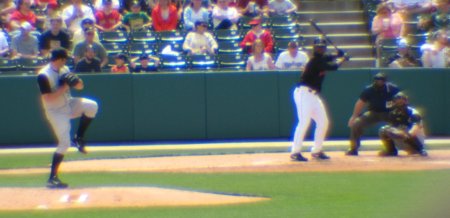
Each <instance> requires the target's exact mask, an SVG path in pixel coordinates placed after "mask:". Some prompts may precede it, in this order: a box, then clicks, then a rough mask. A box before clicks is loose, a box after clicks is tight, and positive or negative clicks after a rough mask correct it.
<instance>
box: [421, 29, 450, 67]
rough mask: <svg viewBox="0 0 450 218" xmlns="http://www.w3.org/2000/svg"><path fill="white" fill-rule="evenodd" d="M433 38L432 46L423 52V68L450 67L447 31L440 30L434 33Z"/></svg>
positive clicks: (425, 48)
mask: <svg viewBox="0 0 450 218" xmlns="http://www.w3.org/2000/svg"><path fill="white" fill-rule="evenodd" d="M431 37H432V38H431V42H432V44H430V46H427V47H424V48H423V51H422V64H423V67H430V68H446V67H450V47H449V42H448V34H447V30H446V29H441V30H438V31H436V32H434V33H433V34H432V36H431Z"/></svg>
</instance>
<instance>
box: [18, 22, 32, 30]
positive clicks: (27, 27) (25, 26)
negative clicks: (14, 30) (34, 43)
mask: <svg viewBox="0 0 450 218" xmlns="http://www.w3.org/2000/svg"><path fill="white" fill-rule="evenodd" d="M20 29H23V30H25V31H31V30H33V27H32V26H31V24H30V23H28V22H26V21H25V22H23V23H22V24H20Z"/></svg>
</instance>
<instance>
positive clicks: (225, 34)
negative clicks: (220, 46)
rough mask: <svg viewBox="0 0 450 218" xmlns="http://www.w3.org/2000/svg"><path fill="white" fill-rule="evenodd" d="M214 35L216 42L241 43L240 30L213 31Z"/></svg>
mask: <svg viewBox="0 0 450 218" xmlns="http://www.w3.org/2000/svg"><path fill="white" fill-rule="evenodd" d="M214 35H215V36H216V40H217V41H239V42H240V41H241V40H242V38H243V35H242V31H240V30H230V29H223V30H215V31H214Z"/></svg>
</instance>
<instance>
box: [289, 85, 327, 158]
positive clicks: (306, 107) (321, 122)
mask: <svg viewBox="0 0 450 218" xmlns="http://www.w3.org/2000/svg"><path fill="white" fill-rule="evenodd" d="M294 101H295V106H296V108H297V117H298V124H297V127H296V129H295V133H294V139H293V144H292V149H291V153H299V152H301V149H302V146H303V140H304V138H305V134H306V131H307V130H308V127H309V124H310V123H311V119H313V120H314V122H315V123H316V129H315V130H314V145H313V147H312V148H311V152H312V153H318V152H321V151H322V144H323V141H324V140H325V135H326V133H327V130H328V115H327V111H326V110H325V106H324V104H323V102H322V99H321V98H320V96H319V95H318V93H316V92H315V91H314V90H312V89H310V88H308V87H306V86H300V87H297V88H296V89H295V90H294Z"/></svg>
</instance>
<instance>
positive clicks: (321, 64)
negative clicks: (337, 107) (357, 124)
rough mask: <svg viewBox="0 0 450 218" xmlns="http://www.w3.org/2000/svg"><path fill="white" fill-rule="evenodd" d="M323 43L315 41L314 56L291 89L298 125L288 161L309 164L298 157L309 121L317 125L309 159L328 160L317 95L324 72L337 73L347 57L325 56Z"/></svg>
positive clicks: (322, 111) (340, 53)
mask: <svg viewBox="0 0 450 218" xmlns="http://www.w3.org/2000/svg"><path fill="white" fill-rule="evenodd" d="M326 50H327V44H326V41H325V40H324V39H322V38H317V39H315V40H314V46H313V57H312V58H311V60H309V62H308V63H307V64H306V67H305V71H304V72H303V74H302V75H301V79H300V84H299V86H298V87H297V88H296V89H295V90H294V101H295V105H296V108H297V117H298V125H297V128H296V129H295V134H294V141H293V145H292V149H291V159H292V160H294V161H308V159H307V158H305V157H303V156H302V154H301V149H302V145H303V140H304V138H305V133H306V130H307V129H308V127H309V124H310V123H311V119H313V120H314V122H315V123H316V129H315V131H314V146H313V147H312V148H311V156H312V157H313V158H316V159H322V160H325V159H329V158H330V157H329V156H327V155H326V154H325V153H324V152H323V151H322V143H323V141H324V139H325V135H326V132H327V130H328V115H327V111H326V110H325V106H324V104H323V102H322V99H321V98H320V96H319V93H320V91H321V89H322V83H323V80H324V78H325V74H326V71H329V70H337V69H338V68H339V66H340V65H341V64H342V63H344V62H345V61H346V60H348V58H347V57H346V56H345V54H344V52H343V51H341V50H339V51H338V55H337V56H335V55H326V54H325V52H326Z"/></svg>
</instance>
